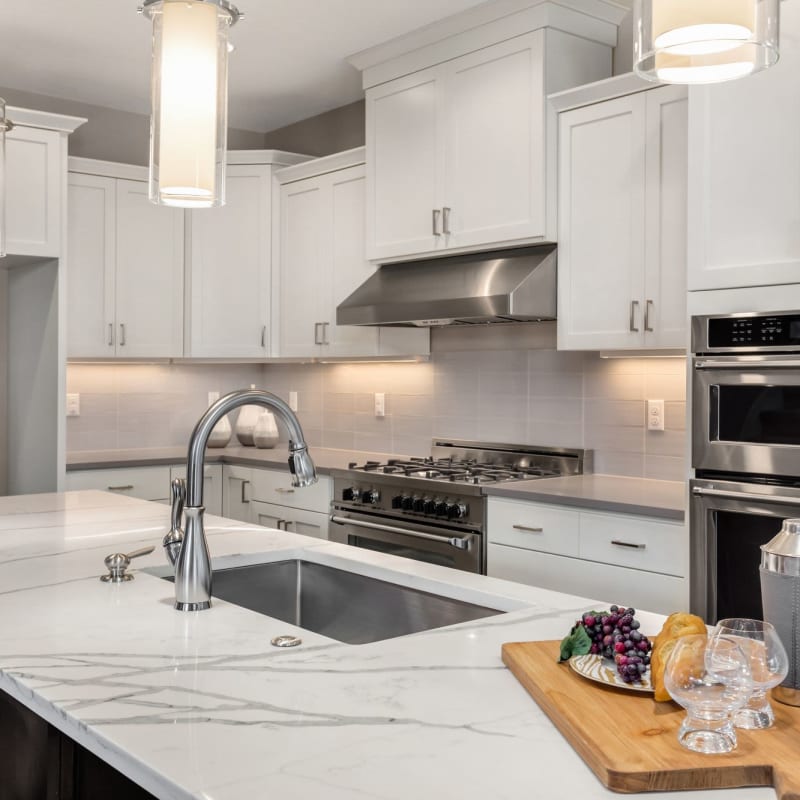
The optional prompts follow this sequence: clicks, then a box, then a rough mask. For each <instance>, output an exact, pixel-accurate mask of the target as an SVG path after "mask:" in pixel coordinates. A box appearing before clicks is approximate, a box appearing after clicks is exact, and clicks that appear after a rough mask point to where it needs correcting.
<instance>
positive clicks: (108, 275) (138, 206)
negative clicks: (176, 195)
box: [67, 159, 184, 358]
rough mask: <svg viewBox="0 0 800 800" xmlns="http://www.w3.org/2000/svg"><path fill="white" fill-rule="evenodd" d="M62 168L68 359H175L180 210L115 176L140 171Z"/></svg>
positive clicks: (179, 328)
mask: <svg viewBox="0 0 800 800" xmlns="http://www.w3.org/2000/svg"><path fill="white" fill-rule="evenodd" d="M103 168H105V172H106V174H100V173H102V171H103ZM70 169H71V171H70V173H69V178H68V202H69V206H68V209H67V220H68V226H67V227H68V229H67V247H68V276H67V292H68V294H67V297H68V303H67V355H68V357H69V358H109V357H117V358H177V357H180V356H182V355H183V224H184V215H183V212H182V211H181V210H180V209H175V208H166V207H163V206H155V205H153V204H152V203H150V201H149V200H148V196H147V183H146V181H144V180H131V179H129V178H122V177H115V175H131V176H140V177H144V176H145V175H146V170H144V169H143V168H140V167H127V166H125V165H114V164H105V163H104V162H93V161H90V160H88V159H71V160H70Z"/></svg>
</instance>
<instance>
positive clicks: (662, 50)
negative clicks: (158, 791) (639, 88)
mask: <svg viewBox="0 0 800 800" xmlns="http://www.w3.org/2000/svg"><path fill="white" fill-rule="evenodd" d="M779 8H780V0H636V2H635V5H634V19H633V24H634V42H633V50H634V52H633V62H634V70H635V71H636V72H637V73H638V74H639V75H641V76H642V77H643V78H647V79H648V80H652V81H659V82H663V83H686V84H699V83H720V82H722V81H730V80H734V79H736V78H743V77H745V76H746V75H750V74H751V73H753V72H759V71H760V70H763V69H767V68H768V67H771V66H772V65H773V64H775V63H776V62H777V60H778V23H779Z"/></svg>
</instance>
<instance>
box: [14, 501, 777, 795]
mask: <svg viewBox="0 0 800 800" xmlns="http://www.w3.org/2000/svg"><path fill="white" fill-rule="evenodd" d="M208 522H209V525H208V530H209V546H210V549H211V553H212V556H213V558H214V559H215V561H216V562H217V563H218V564H223V565H226V564H227V565H235V564H243V563H254V562H259V561H267V560H281V559H285V558H294V557H298V556H300V555H302V556H303V557H305V558H307V559H310V560H315V561H320V562H323V563H328V564H331V565H337V564H338V565H344V564H347V563H348V562H349V563H350V565H351V566H350V568H351V569H353V570H354V571H359V572H362V573H363V574H367V575H372V576H375V577H389V576H392V578H393V580H395V581H396V582H400V583H405V584H407V585H414V586H417V587H420V588H425V589H428V590H431V591H439V592H441V593H445V594H448V595H450V596H452V597H456V598H459V599H462V600H471V601H474V602H483V603H484V604H488V605H494V606H495V607H497V608H502V609H506V610H509V613H507V614H503V615H499V616H495V617H491V618H489V619H485V620H482V621H480V622H473V623H465V624H462V625H458V626H453V627H450V628H444V629H439V630H434V631H429V632H427V633H421V634H416V635H413V636H408V637H403V638H399V639H394V640H389V641H384V642H377V643H374V644H368V645H358V646H353V645H346V644H341V643H338V642H334V641H332V640H330V639H326V638H324V637H322V636H318V635H315V634H313V633H309V632H307V631H302V632H301V631H300V630H299V629H297V628H293V627H292V626H291V625H288V624H286V623H283V622H279V621H277V620H274V619H271V618H268V617H263V616H260V615H258V614H255V613H252V612H250V611H246V610H244V609H241V608H239V607H237V606H233V605H230V604H228V603H225V602H222V601H215V604H214V607H213V608H212V609H211V610H210V611H208V612H200V613H195V614H182V613H180V612H177V611H174V610H173V608H172V587H171V585H170V584H169V583H167V582H165V581H162V580H160V579H159V578H157V577H155V576H153V575H151V574H147V573H145V572H142V571H141V569H137V571H136V579H135V580H134V581H132V582H130V583H127V584H122V585H117V586H113V585H109V584H104V583H101V582H100V581H99V580H98V579H97V576H98V574H99V573H100V572H101V571H102V561H103V557H104V556H105V555H107V554H108V553H110V552H114V551H117V550H122V551H125V550H129V549H132V548H134V547H136V546H141V545H144V544H149V543H153V544H157V543H159V542H160V539H161V536H162V535H163V533H164V530H165V523H166V510H165V509H164V508H163V507H162V506H159V505H156V504H151V503H146V502H143V501H138V500H132V499H129V498H121V497H117V496H112V495H107V494H104V493H101V492H75V493H68V494H60V495H38V496H28V497H10V498H3V499H0V630H2V635H0V689H2V690H4V691H6V692H8V693H9V694H11V695H13V696H14V697H15V698H16V699H18V700H20V701H21V702H22V703H24V704H25V705H27V706H28V707H29V708H31V709H33V710H34V711H35V712H36V713H38V714H39V715H40V716H42V717H43V718H45V719H46V720H48V721H49V722H50V723H51V724H53V725H55V726H56V727H57V728H59V729H60V730H61V731H63V732H64V733H66V734H67V735H69V736H71V737H72V738H73V739H75V740H76V741H78V742H79V743H80V744H81V745H83V746H84V747H86V748H88V749H89V750H91V751H93V752H94V753H96V754H97V755H98V756H100V757H101V758H103V759H105V760H106V761H108V762H109V763H110V764H111V765H112V766H114V767H115V768H116V769H118V770H120V771H121V772H123V773H124V774H125V775H127V776H128V777H130V778H131V779H133V780H134V781H136V782H137V783H139V784H140V785H141V786H143V787H144V788H145V789H147V790H148V791H150V792H152V793H153V794H154V795H156V796H157V797H159V798H164V800H167V799H169V800H186V799H187V798H203V800H255V799H256V798H265V797H272V796H274V797H280V798H287V800H300V799H301V798H302V800H317V798H325V800H367V799H374V800H408V798H410V797H414V798H421V800H427V798H436V800H441V799H442V798H445V799H446V798H458V799H459V800H472V799H473V798H474V800H488V799H489V798H491V800H501V799H505V800H522V798H525V800H539V799H540V800H545V799H546V800H551V798H555V797H562V796H571V797H579V798H581V800H598V799H599V798H603V799H604V800H605V799H606V798H610V797H613V796H615V795H614V794H613V793H611V792H609V791H607V790H606V789H604V788H603V787H602V786H601V784H600V783H599V782H598V781H597V779H596V778H595V777H594V775H593V774H592V773H591V772H590V771H589V769H588V768H587V767H586V766H585V765H584V763H583V762H582V760H581V759H580V758H579V757H578V756H577V755H576V754H575V752H574V751H573V750H572V748H571V747H570V746H569V745H568V744H567V743H566V741H565V740H564V739H563V738H562V737H561V736H560V734H559V733H558V732H557V731H556V730H555V728H554V727H553V726H552V724H551V723H550V722H549V721H548V720H547V718H546V717H545V716H544V714H543V713H542V712H541V711H540V710H539V708H538V706H537V705H536V703H535V702H534V701H533V700H532V699H531V698H530V697H529V696H528V695H527V693H526V692H525V691H524V690H523V689H522V687H521V686H520V685H519V684H518V683H517V681H516V680H515V679H514V677H513V676H512V675H511V674H510V673H509V672H508V671H507V670H506V669H505V668H504V666H503V665H502V662H501V660H500V647H501V644H502V643H503V642H507V641H524V640H535V639H554V638H560V637H561V636H562V635H563V634H564V631H565V630H566V629H567V628H568V627H569V625H570V624H571V623H572V621H573V620H574V619H575V617H576V614H577V613H578V612H579V611H580V610H582V609H585V608H587V607H589V606H592V605H594V603H593V602H592V601H590V600H586V599H581V598H577V597H572V596H567V595H562V594H559V593H555V592H550V591H546V590H541V589H534V588H530V587H525V586H521V585H519V584H513V583H508V582H505V581H498V580H495V579H491V578H487V577H483V576H478V575H471V574H467V573H463V572H456V571H453V570H447V569H445V568H443V567H436V566H431V565H425V564H421V563H419V562H416V561H410V560H406V559H399V558H395V557H392V556H386V555H383V554H379V553H371V552H369V551H366V550H360V549H355V548H349V547H347V546H345V545H339V544H334V543H329V542H325V541H321V540H316V539H308V538H306V537H302V536H297V535H294V534H291V533H286V532H283V531H273V530H267V529H264V528H253V527H248V526H244V525H242V524H240V523H235V522H232V521H228V520H220V519H215V518H213V517H212V518H210V519H209V520H208ZM134 564H135V565H136V566H137V567H140V568H141V567H144V568H149V567H159V566H163V564H164V557H163V554H162V552H161V548H160V547H158V548H157V550H156V552H155V553H154V554H153V555H151V556H148V557H146V558H145V559H142V560H141V561H137V562H134ZM641 617H642V625H643V628H644V629H645V630H647V631H650V630H655V629H657V627H658V626H659V625H660V618H658V617H655V616H652V615H648V614H641ZM293 632H294V633H300V634H301V635H302V637H303V640H304V643H303V645H302V646H300V647H299V648H297V649H295V650H278V649H275V648H272V647H271V646H270V645H269V641H270V639H271V638H272V637H273V636H275V635H276V634H282V633H293ZM701 796H702V797H703V798H709V797H712V795H710V794H709V793H707V792H702V793H701V792H684V793H682V794H681V795H680V798H681V800H691V798H700V797H701ZM642 797H647V798H650V800H666V798H667V797H668V795H666V794H648V795H642ZM669 797H670V798H672V797H674V795H669ZM713 798H715V800H745V798H747V800H767V798H770V800H771V799H772V798H774V792H773V791H772V790H767V789H742V790H721V791H718V792H716V793H714V794H713Z"/></svg>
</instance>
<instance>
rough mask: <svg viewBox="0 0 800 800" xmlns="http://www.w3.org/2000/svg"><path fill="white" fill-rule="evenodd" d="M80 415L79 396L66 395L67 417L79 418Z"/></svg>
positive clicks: (75, 394)
mask: <svg viewBox="0 0 800 800" xmlns="http://www.w3.org/2000/svg"><path fill="white" fill-rule="evenodd" d="M80 415H81V396H80V394H78V393H77V392H75V393H74V394H73V393H68V394H67V416H68V417H79V416H80Z"/></svg>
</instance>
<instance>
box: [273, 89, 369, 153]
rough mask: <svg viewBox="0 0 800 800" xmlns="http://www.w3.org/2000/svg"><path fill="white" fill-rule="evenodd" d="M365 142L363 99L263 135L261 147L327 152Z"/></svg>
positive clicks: (346, 148)
mask: <svg viewBox="0 0 800 800" xmlns="http://www.w3.org/2000/svg"><path fill="white" fill-rule="evenodd" d="M363 144H364V101H363V100H357V101H356V102H355V103H350V105H347V106H341V107H340V108H334V109H333V110H332V111H326V112H325V113H324V114H318V115H317V116H316V117H309V119H304V120H301V121H300V122H295V123H294V124H293V125H287V126H286V127H285V128H278V129H277V130H274V131H270V132H269V133H267V134H266V135H265V136H264V147H268V148H274V149H275V150H289V151H291V152H295V153H306V154H307V155H310V156H327V155H330V154H331V153H339V152H341V151H342V150H350V149H351V148H353V147H361V146H362V145H363Z"/></svg>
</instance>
